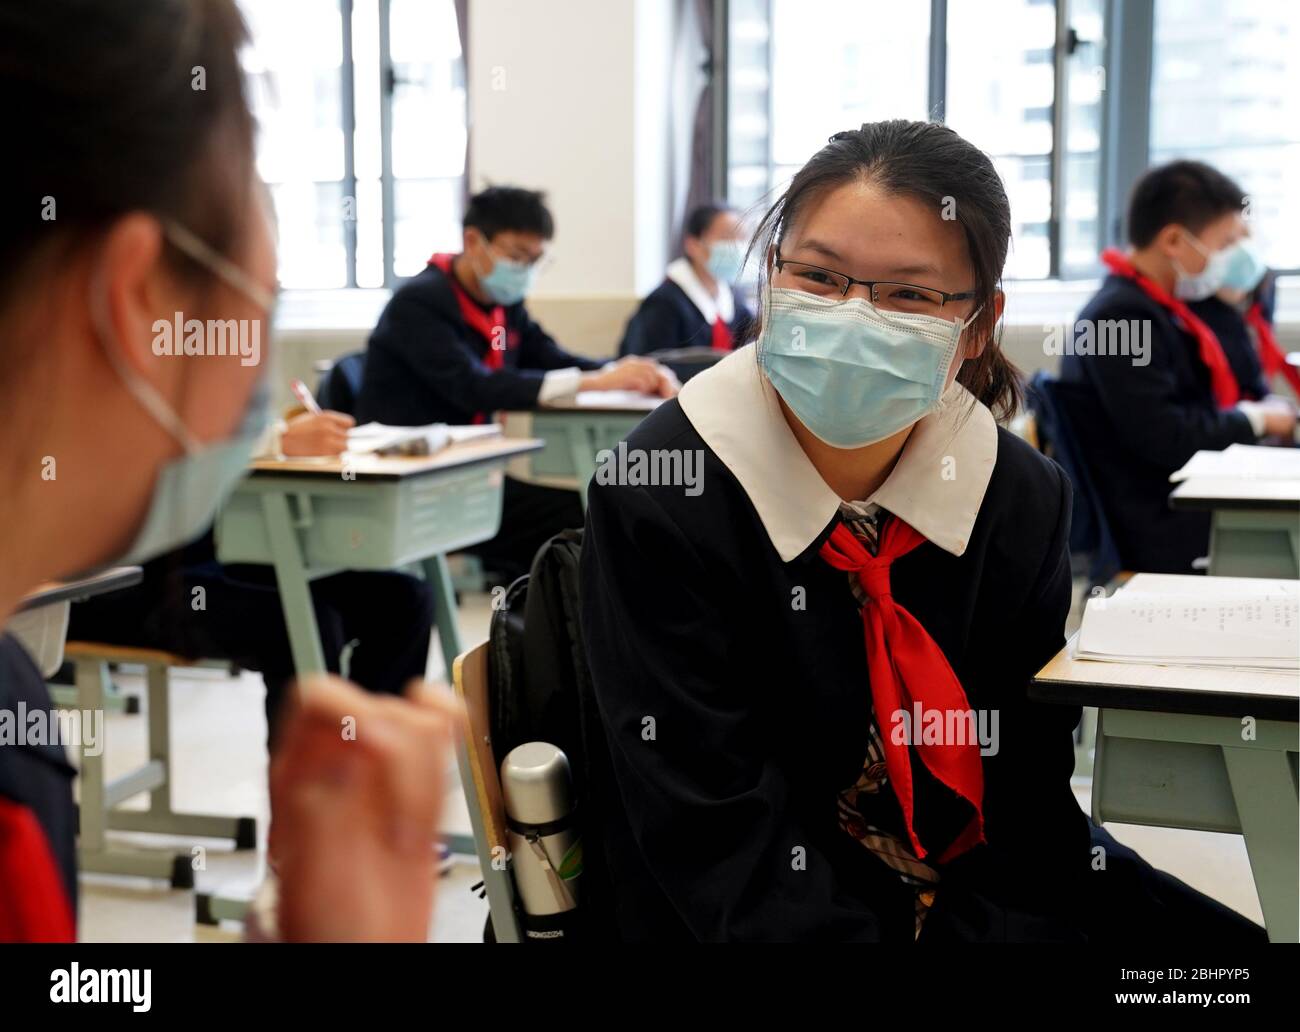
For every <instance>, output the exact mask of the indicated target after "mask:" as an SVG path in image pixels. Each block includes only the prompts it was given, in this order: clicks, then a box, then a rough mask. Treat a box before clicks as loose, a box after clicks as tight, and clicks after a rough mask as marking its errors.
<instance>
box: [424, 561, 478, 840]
mask: <svg viewBox="0 0 1300 1032" xmlns="http://www.w3.org/2000/svg"><path fill="white" fill-rule="evenodd" d="M423 565H424V579H425V581H426V582H427V583H428V585H429V588H430V589H431V590H432V591H433V605H434V619H435V620H436V622H437V625H438V644H439V646H440V647H441V648H442V662H443V665H444V666H445V667H446V668H447V675H446V676H447V681H448V682H449V683H450V681H451V670H452V664H453V663H455V662H456V657H457V656H459V655H460V653H461V644H460V624H459V621H458V620H457V618H456V592H455V591H454V590H453V589H452V583H451V571H450V570H449V569H448V568H447V557H446V556H445V555H435V556H433V557H432V558H430V559H426V560H424V564H423ZM456 765H457V767H458V768H459V770H460V781H461V784H462V785H472V784H474V780H473V778H474V776H473V774H472V773H470V769H469V757H468V755H466V752H465V745H464V743H459V744H457V746H456ZM469 815H470V823H471V824H472V825H473V827H474V831H475V833H476V834H477V835H478V836H479V839H478V840H479V841H480V842H486V841H487V839H486V838H485V837H483V835H482V831H481V829H480V828H479V827H478V823H477V822H478V819H479V817H478V811H477V810H476V809H475V808H474V807H473V806H471V807H470V808H469ZM442 840H443V842H445V843H446V845H447V848H448V849H450V850H451V851H452V852H453V853H460V854H462V855H464V856H474V855H475V854H476V853H477V852H478V850H477V848H476V846H475V840H474V838H473V837H472V836H466V835H444V836H443V837H442ZM489 859H490V858H489ZM485 862H486V861H485Z"/></svg>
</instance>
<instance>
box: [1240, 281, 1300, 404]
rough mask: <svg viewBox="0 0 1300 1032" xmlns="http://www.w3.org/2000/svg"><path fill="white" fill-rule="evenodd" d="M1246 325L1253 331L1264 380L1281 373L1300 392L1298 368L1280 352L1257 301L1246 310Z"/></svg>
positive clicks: (1292, 387) (1270, 327)
mask: <svg viewBox="0 0 1300 1032" xmlns="http://www.w3.org/2000/svg"><path fill="white" fill-rule="evenodd" d="M1246 325H1247V326H1249V327H1250V328H1251V329H1253V330H1254V331H1255V340H1256V341H1257V343H1258V345H1259V364H1260V366H1261V367H1263V370H1264V377H1265V379H1266V381H1267V380H1269V379H1272V378H1273V377H1274V376H1276V375H1277V374H1278V373H1281V374H1282V375H1283V376H1284V377H1286V382H1287V383H1289V384H1290V385H1291V389H1292V390H1293V391H1295V392H1296V393H1297V394H1300V369H1297V368H1296V367H1295V366H1293V365H1292V364H1291V363H1290V362H1288V361H1287V360H1286V355H1284V354H1282V349H1281V348H1280V347H1278V343H1277V337H1276V335H1275V334H1274V333H1273V325H1272V323H1270V322H1269V321H1268V320H1267V319H1266V318H1264V310H1263V308H1261V307H1260V304H1259V302H1258V301H1256V302H1255V303H1254V304H1253V305H1251V306H1250V308H1249V310H1247V312H1246Z"/></svg>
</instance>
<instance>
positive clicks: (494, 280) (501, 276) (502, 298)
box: [479, 255, 536, 305]
mask: <svg viewBox="0 0 1300 1032" xmlns="http://www.w3.org/2000/svg"><path fill="white" fill-rule="evenodd" d="M535 272H536V267H535V266H533V265H529V264H526V263H524V262H516V261H512V260H511V259H509V258H498V257H497V256H495V255H493V256H492V271H491V272H489V273H488V274H487V275H486V276H482V277H480V278H479V285H480V286H482V287H483V290H484V291H486V293H487V296H488V297H490V298H491V299H492V300H493V301H495V302H496V303H497V304H499V305H517V304H518V303H519V302H520V301H522V300H523V299H524V298H525V297H527V296H528V291H529V290H531V289H532V286H533V275H534V273H535Z"/></svg>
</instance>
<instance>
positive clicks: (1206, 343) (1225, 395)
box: [1101, 247, 1241, 408]
mask: <svg viewBox="0 0 1300 1032" xmlns="http://www.w3.org/2000/svg"><path fill="white" fill-rule="evenodd" d="M1101 260H1102V261H1103V262H1104V263H1105V264H1106V266H1107V267H1108V268H1109V269H1110V271H1111V272H1113V273H1115V274H1116V275H1117V276H1123V277H1125V278H1126V279H1131V280H1132V281H1133V282H1134V283H1136V284H1137V285H1138V287H1139V288H1140V289H1141V290H1142V292H1143V293H1144V294H1146V296H1147V297H1149V298H1151V300H1152V301H1154V302H1155V303H1156V304H1158V305H1161V306H1162V307H1164V308H1167V309H1168V310H1169V311H1170V312H1172V313H1173V314H1174V315H1175V316H1177V317H1178V318H1179V319H1180V320H1182V323H1183V326H1184V327H1185V328H1186V330H1187V332H1188V333H1190V334H1191V335H1192V336H1193V337H1195V338H1196V345H1197V347H1198V348H1199V350H1200V356H1201V362H1202V363H1203V364H1204V365H1205V368H1206V369H1208V370H1209V371H1210V390H1211V391H1212V392H1213V393H1214V400H1215V402H1216V403H1217V404H1218V406H1219V407H1220V408H1231V407H1232V406H1233V405H1235V404H1237V402H1238V400H1239V399H1240V398H1241V387H1240V385H1239V384H1238V383H1237V378H1236V377H1235V376H1233V375H1232V366H1230V365H1228V358H1227V356H1226V355H1224V353H1223V346H1222V345H1221V344H1220V343H1219V338H1218V337H1216V336H1215V335H1214V331H1213V330H1212V329H1210V328H1209V327H1208V326H1206V325H1205V323H1203V322H1202V321H1201V320H1200V319H1198V318H1197V317H1196V315H1195V313H1193V312H1192V310H1191V309H1190V308H1188V307H1187V305H1186V303H1185V302H1183V301H1180V300H1179V299H1178V298H1176V297H1174V296H1173V295H1172V294H1170V293H1169V292H1168V291H1167V290H1165V289H1163V288H1162V287H1160V286H1159V285H1158V284H1157V283H1154V282H1153V281H1151V280H1150V279H1148V278H1147V277H1146V276H1144V275H1142V273H1140V272H1138V270H1137V269H1136V268H1135V267H1134V265H1133V263H1132V262H1131V261H1129V259H1128V258H1127V257H1126V256H1125V255H1124V254H1122V253H1121V252H1119V251H1117V250H1116V249H1115V248H1113V247H1108V248H1106V250H1104V251H1102V252H1101Z"/></svg>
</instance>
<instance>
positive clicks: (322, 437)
mask: <svg viewBox="0 0 1300 1032" xmlns="http://www.w3.org/2000/svg"><path fill="white" fill-rule="evenodd" d="M351 425H352V417H351V416H347V415H344V414H343V413H341V412H305V413H302V414H300V415H298V416H295V417H294V418H293V419H291V420H289V422H288V423H281V424H277V425H276V426H273V427H271V428H269V429H268V432H267V433H266V434H264V435H263V437H262V440H260V441H259V442H258V445H257V448H256V453H257V455H259V456H262V455H266V456H274V455H277V454H279V455H286V456H307V455H338V454H340V453H341V452H343V451H344V450H345V449H346V448H347V429H348V427H349V426H351ZM199 590H201V592H202V595H201V596H197V597H201V598H202V599H203V605H202V606H201V607H197V608H196V607H195V605H194V604H193V602H194V599H195V598H196V592H197V591H199ZM311 595H312V602H313V604H314V608H315V610H316V623H317V626H318V627H319V629H320V635H321V645H322V649H323V652H324V655H325V662H326V664H327V667H328V669H329V670H330V671H331V672H332V673H338V670H339V657H340V655H341V653H342V651H343V648H344V646H345V645H347V643H348V642H351V641H355V642H356V643H357V644H356V646H355V647H354V648H353V650H352V654H351V658H350V661H349V664H348V676H349V677H350V678H351V679H352V680H353V681H355V682H356V683H357V684H359V685H361V687H363V688H365V689H366V690H367V691H371V692H376V693H379V694H385V695H400V694H401V693H402V692H403V691H404V690H405V688H406V685H407V684H409V683H410V682H411V680H412V679H414V678H422V677H423V676H424V671H425V666H426V664H427V661H428V652H429V635H430V632H431V631H432V630H433V618H434V606H433V592H432V591H431V590H430V589H429V586H428V585H427V584H426V583H425V582H424V581H422V580H420V579H419V578H418V577H412V576H411V575H410V574H406V573H399V572H397V571H388V570H345V571H343V572H342V573H336V574H333V575H331V576H329V577H321V578H318V579H317V580H313V581H312V582H311ZM68 637H69V638H75V639H81V640H83V641H103V642H109V643H112V644H118V645H131V646H135V647H138V648H155V649H163V650H165V651H168V652H175V653H178V654H179V655H182V656H194V657H202V658H205V659H228V660H231V661H233V662H235V663H238V664H239V665H240V666H241V667H244V668H246V669H248V670H256V671H259V672H260V673H261V675H262V680H263V681H264V682H265V683H266V725H267V738H268V741H269V742H270V743H271V745H272V747H274V746H275V745H276V744H278V735H277V730H278V723H279V716H280V711H281V706H282V704H283V703H284V701H285V699H286V698H288V695H289V692H288V689H289V684H290V682H291V681H292V680H293V676H294V665H293V651H292V649H291V648H290V645H289V631H288V628H287V627H286V626H285V622H284V610H283V607H282V605H281V601H280V593H279V591H278V590H277V589H276V581H275V571H274V570H272V569H271V568H270V567H267V566H260V565H232V566H227V565H224V564H222V563H220V562H218V561H217V556H216V546H215V542H214V540H213V535H212V528H211V527H209V528H207V530H206V531H205V532H204V533H203V534H202V535H201V536H200V537H199V538H198V539H197V540H195V541H192V542H190V543H188V544H186V545H185V546H184V547H183V548H180V549H177V550H175V551H171V552H167V553H166V554H164V555H161V556H159V557H158V558H156V559H151V560H150V561H148V562H146V563H144V579H143V580H142V581H141V583H139V584H137V585H135V586H134V587H131V588H127V589H125V590H123V591H115V592H113V593H111V594H109V595H101V596H98V597H96V598H92V599H87V600H86V601H85V602H80V603H78V604H77V605H75V606H73V607H72V612H71V615H70V617H69V622H68Z"/></svg>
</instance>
